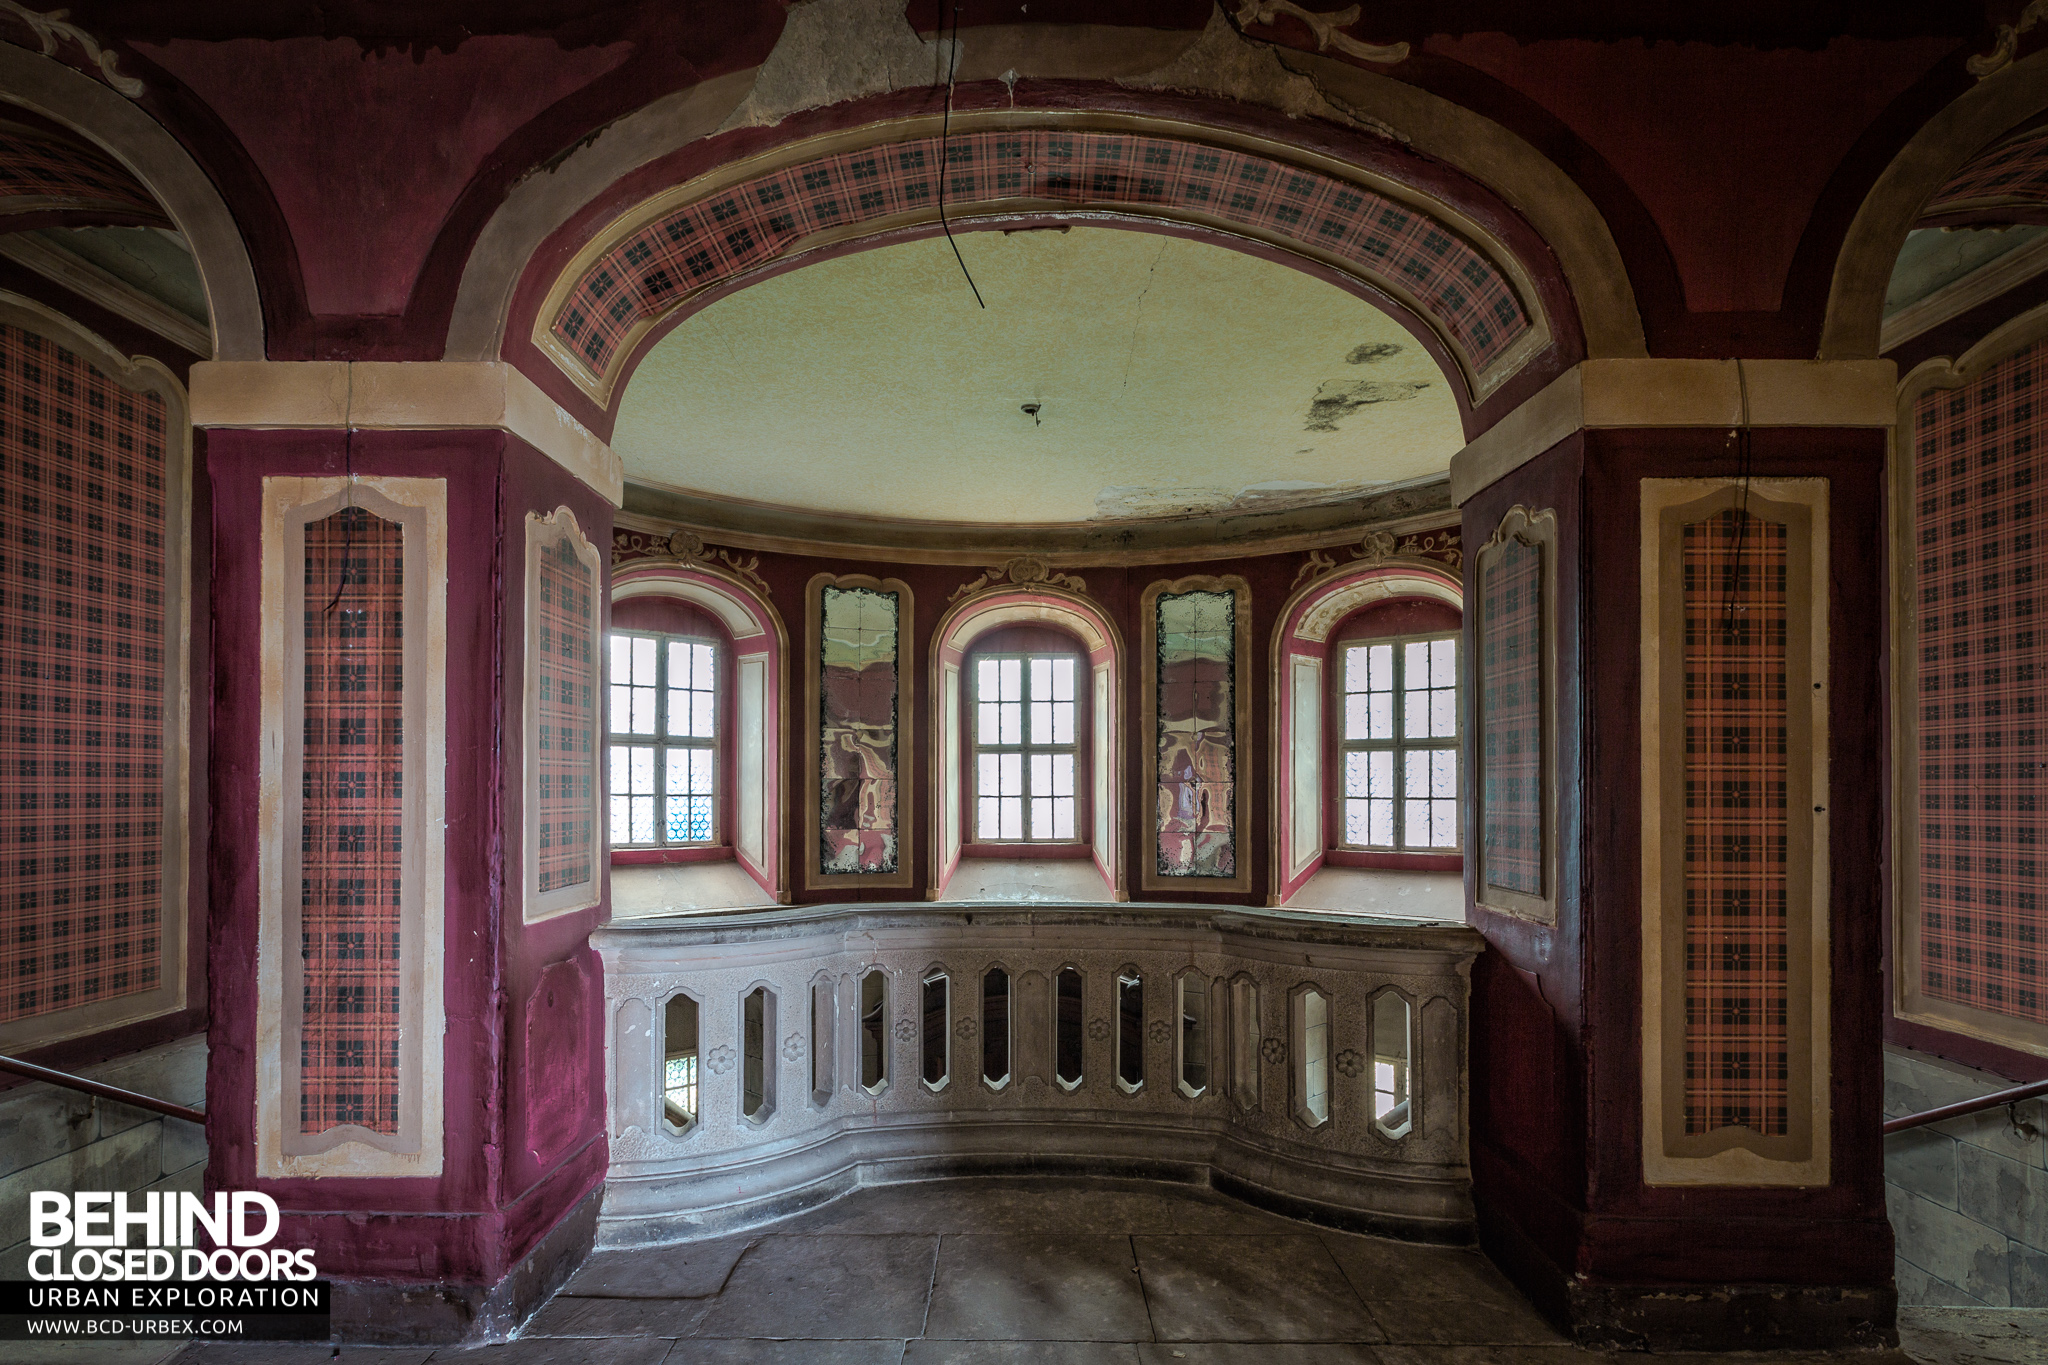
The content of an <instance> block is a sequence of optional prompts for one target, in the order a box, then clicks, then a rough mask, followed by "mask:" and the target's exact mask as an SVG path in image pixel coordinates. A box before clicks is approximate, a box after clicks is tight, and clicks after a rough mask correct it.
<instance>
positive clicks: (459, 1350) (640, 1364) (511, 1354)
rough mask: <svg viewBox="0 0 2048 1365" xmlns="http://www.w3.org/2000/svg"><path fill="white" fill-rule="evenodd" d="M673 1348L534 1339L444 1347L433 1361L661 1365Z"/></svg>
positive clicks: (640, 1342) (642, 1342)
mask: <svg viewBox="0 0 2048 1365" xmlns="http://www.w3.org/2000/svg"><path fill="white" fill-rule="evenodd" d="M670 1345H672V1343H671V1342H669V1341H667V1340H665V1339H663V1338H660V1337H619V1338H616V1339H614V1340H610V1341H592V1340H589V1339H587V1338H563V1337H535V1338H527V1339H523V1340H520V1341H511V1342H507V1343H505V1344H504V1345H503V1346H477V1347H469V1348H464V1347H458V1346H445V1347H443V1348H442V1349H440V1350H438V1351H436V1352H435V1353H434V1360H435V1361H438V1362H440V1365H661V1362H662V1361H663V1360H665V1359H667V1358H668V1353H669V1347H670Z"/></svg>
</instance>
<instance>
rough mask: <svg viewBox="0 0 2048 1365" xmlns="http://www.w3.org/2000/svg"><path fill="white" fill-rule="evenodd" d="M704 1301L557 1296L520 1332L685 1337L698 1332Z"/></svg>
mask: <svg viewBox="0 0 2048 1365" xmlns="http://www.w3.org/2000/svg"><path fill="white" fill-rule="evenodd" d="M709 1309H710V1305H709V1303H708V1301H706V1300H704V1299H579V1298H571V1297H568V1296H566V1295H558V1296H556V1297H555V1298H554V1299H553V1300H552V1301H550V1302H549V1303H548V1304H547V1305H546V1306H545V1307H543V1308H542V1309H541V1310H540V1311H539V1312H538V1313H535V1314H534V1315H533V1317H532V1318H530V1319H529V1320H528V1321H527V1324H526V1326H525V1327H523V1328H521V1329H520V1333H519V1334H520V1336H522V1337H581V1338H585V1339H589V1338H592V1337H682V1336H688V1335H689V1334H690V1333H691V1332H693V1331H695V1330H696V1329H697V1324H698V1323H700V1322H702V1321H703V1320H704V1314H705V1313H706V1312H708V1311H709Z"/></svg>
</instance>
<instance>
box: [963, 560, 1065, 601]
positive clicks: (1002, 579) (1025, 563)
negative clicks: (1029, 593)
mask: <svg viewBox="0 0 2048 1365" xmlns="http://www.w3.org/2000/svg"><path fill="white" fill-rule="evenodd" d="M998 583H1016V584H1019V585H1021V586H1026V587H1028V586H1030V585H1031V584H1034V583H1050V584H1052V585H1053V586H1054V587H1058V588H1065V589H1067V590H1068V591H1070V592H1078V593H1082V594H1086V593H1087V591H1088V580H1087V579H1085V578H1082V577H1081V576H1080V575H1078V574H1070V573H1055V572H1054V571H1053V569H1052V566H1051V565H1049V564H1047V563H1046V562H1045V561H1044V560H1042V559H1040V558H1038V557H1037V556H1036V555H1020V556H1018V557H1017V558H1016V559H1013V560H1011V561H1010V562H1009V563H1007V564H1003V565H1000V566H998V567H996V568H993V569H986V570H983V571H982V574H981V577H979V578H974V579H970V580H968V581H967V582H965V583H962V584H961V585H960V586H959V587H957V588H955V589H953V595H952V596H951V597H948V598H947V599H946V600H947V601H948V602H958V601H959V600H960V599H961V598H963V597H965V596H967V595H968V594H970V593H977V592H980V591H981V590H982V589H983V588H987V587H992V586H994V585H995V584H998Z"/></svg>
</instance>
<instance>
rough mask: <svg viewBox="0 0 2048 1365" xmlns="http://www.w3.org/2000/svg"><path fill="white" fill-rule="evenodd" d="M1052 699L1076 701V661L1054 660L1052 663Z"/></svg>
mask: <svg viewBox="0 0 2048 1365" xmlns="http://www.w3.org/2000/svg"><path fill="white" fill-rule="evenodd" d="M1052 699H1053V700H1054V701H1072V700H1073V699H1074V661H1073V660H1072V659H1054V660H1053V661H1052Z"/></svg>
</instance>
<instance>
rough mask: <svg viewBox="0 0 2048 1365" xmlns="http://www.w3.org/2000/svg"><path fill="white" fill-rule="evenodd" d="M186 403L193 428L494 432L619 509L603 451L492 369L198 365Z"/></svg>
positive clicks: (357, 363)
mask: <svg viewBox="0 0 2048 1365" xmlns="http://www.w3.org/2000/svg"><path fill="white" fill-rule="evenodd" d="M192 395H193V397H192V412H193V417H192V424H193V425H194V426H199V427H239V428H253V429H258V430H274V429H285V428H310V429H317V430H330V429H347V430H365V431H461V430H475V429H478V428H484V429H489V430H496V431H503V432H507V433H509V434H510V435H513V436H517V437H518V438H519V439H520V440H522V441H525V442H526V443H527V444H528V445H530V446H532V447H533V448H534V449H535V450H538V451H539V452H540V453H541V454H543V455H545V456H547V457H548V458H549V459H551V460H553V461H554V462H555V463H556V464H558V465H560V466H562V468H564V469H566V470H568V471H569V472H570V473H571V474H573V475H575V476H576V477H577V478H578V479H581V480H582V481H583V482H584V483H585V484H587V485H589V486H590V488H592V489H593V490H595V491H596V493H597V494H598V495H599V496H600V497H602V498H604V499H605V500H606V501H607V502H609V503H611V504H612V506H614V507H616V506H618V505H619V504H620V503H621V502H623V501H624V500H625V479H626V475H625V466H624V464H623V463H622V462H621V461H620V459H619V457H618V455H617V454H616V453H615V452H614V451H613V450H612V448H611V447H610V446H608V445H606V444H605V443H604V442H603V441H600V440H598V439H597V437H596V436H594V435H592V434H591V432H590V431H589V430H588V429H587V428H586V427H585V426H584V425H583V424H582V423H581V422H578V421H577V420H576V419H575V418H574V417H571V416H570V415H569V414H568V413H567V412H564V411H563V410H562V408H561V407H560V406H559V405H558V404H557V403H556V402H555V400H554V399H552V398H550V397H548V396H547V394H546V393H544V392H542V390H541V388H540V386H539V385H538V384H535V383H534V382H533V381H532V380H531V379H528V378H527V377H526V376H525V375H523V374H521V373H520V372H519V371H518V370H516V369H514V368H513V367H512V366H510V365H508V364H506V363H505V362H504V361H501V360H478V361H466V360H465V361H457V360H390V361H386V360H354V361H350V360H235V361H226V360H203V361H200V362H198V363H197V364H195V365H193V367H192Z"/></svg>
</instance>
